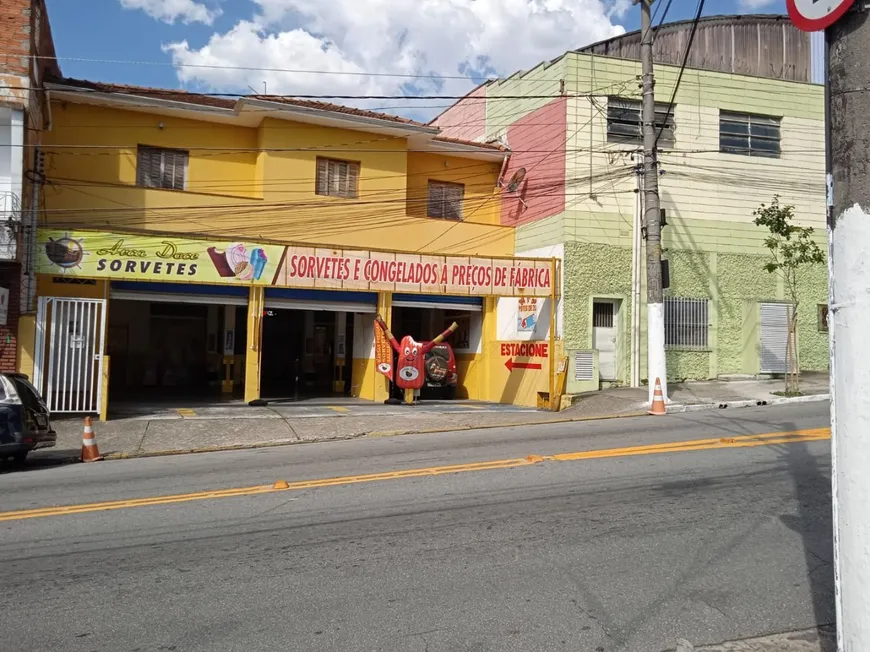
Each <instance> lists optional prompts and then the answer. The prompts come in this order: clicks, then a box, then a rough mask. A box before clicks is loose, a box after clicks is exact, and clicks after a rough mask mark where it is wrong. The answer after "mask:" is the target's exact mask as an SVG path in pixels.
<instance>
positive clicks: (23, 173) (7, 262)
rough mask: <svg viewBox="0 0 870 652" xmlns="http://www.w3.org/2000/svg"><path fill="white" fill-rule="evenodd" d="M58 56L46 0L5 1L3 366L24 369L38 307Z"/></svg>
mask: <svg viewBox="0 0 870 652" xmlns="http://www.w3.org/2000/svg"><path fill="white" fill-rule="evenodd" d="M54 57H55V52H54V43H53V41H52V37H51V28H50V26H49V22H48V14H47V12H46V8H45V2H44V0H3V2H0V290H2V291H0V371H15V370H16V366H17V361H18V351H17V347H18V326H19V317H20V316H21V315H22V314H23V315H28V314H30V313H32V312H33V305H32V304H33V297H34V296H35V290H36V283H35V276H34V273H33V259H32V251H33V238H34V234H35V231H34V229H35V222H36V220H35V212H34V211H35V209H36V208H38V206H39V203H40V197H41V185H40V179H41V170H40V169H39V162H40V161H41V157H40V155H39V145H40V142H41V136H42V133H43V132H44V131H45V130H46V129H47V128H48V127H49V119H50V118H49V116H50V113H49V111H48V105H47V103H46V97H45V93H44V92H43V91H42V90H41V89H42V82H43V79H44V78H45V77H46V75H57V74H59V73H60V70H59V68H58V65H57V61H56V59H55V58H54ZM7 293H8V294H7ZM4 307H5V311H4ZM4 312H5V318H4ZM26 318H28V317H25V319H26ZM29 318H30V319H32V318H33V317H32V316H30V317H29Z"/></svg>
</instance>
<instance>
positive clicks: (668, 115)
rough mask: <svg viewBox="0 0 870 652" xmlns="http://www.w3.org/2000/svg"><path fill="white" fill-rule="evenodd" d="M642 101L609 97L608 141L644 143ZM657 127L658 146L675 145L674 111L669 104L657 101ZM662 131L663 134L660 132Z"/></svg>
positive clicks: (623, 143) (631, 143)
mask: <svg viewBox="0 0 870 652" xmlns="http://www.w3.org/2000/svg"><path fill="white" fill-rule="evenodd" d="M641 108H642V107H641V103H640V101H639V100H626V99H623V98H621V97H608V98H607V142H608V143H619V144H622V145H642V144H643V123H642V122H641V119H640V116H641ZM655 110H656V114H655V128H656V136H658V139H659V140H658V148H663V147H668V148H669V147H673V146H674V111H675V110H676V107H672V108H671V110H670V111H668V104H667V103H665V102H661V103H660V102H656V109H655ZM660 132H661V135H659V133H660Z"/></svg>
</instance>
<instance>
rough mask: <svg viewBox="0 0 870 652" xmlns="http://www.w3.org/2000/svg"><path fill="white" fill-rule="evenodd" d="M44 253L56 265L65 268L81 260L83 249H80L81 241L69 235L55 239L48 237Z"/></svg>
mask: <svg viewBox="0 0 870 652" xmlns="http://www.w3.org/2000/svg"><path fill="white" fill-rule="evenodd" d="M45 255H46V256H48V259H49V260H50V261H51V262H52V263H54V264H55V265H57V266H58V267H62V268H64V269H67V268H69V267H75V266H76V265H78V264H79V263H80V262H82V258H83V257H84V249H82V243H81V242H80V241H79V240H74V239H72V238H70V237H69V236H64V237H63V238H59V239H57V240H55V239H53V238H49V239H48V242H46V243H45Z"/></svg>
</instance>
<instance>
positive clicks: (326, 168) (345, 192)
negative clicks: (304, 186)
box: [314, 157, 359, 199]
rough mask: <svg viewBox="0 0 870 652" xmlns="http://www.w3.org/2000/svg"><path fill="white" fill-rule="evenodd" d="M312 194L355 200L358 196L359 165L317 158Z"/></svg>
mask: <svg viewBox="0 0 870 652" xmlns="http://www.w3.org/2000/svg"><path fill="white" fill-rule="evenodd" d="M314 192H315V193H317V194H318V195H326V196H328V197H344V198H345V199H356V198H357V196H358V195H359V163H357V162H355V161H340V160H338V159H332V158H319V157H318V159H317V178H316V180H315V190H314Z"/></svg>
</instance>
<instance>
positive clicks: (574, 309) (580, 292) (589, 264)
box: [563, 242, 631, 379]
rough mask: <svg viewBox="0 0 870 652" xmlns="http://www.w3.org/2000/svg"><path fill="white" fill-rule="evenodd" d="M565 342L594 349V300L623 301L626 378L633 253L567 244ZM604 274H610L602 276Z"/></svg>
mask: <svg viewBox="0 0 870 652" xmlns="http://www.w3.org/2000/svg"><path fill="white" fill-rule="evenodd" d="M564 265H565V287H564V289H563V302H564V317H565V323H564V335H563V336H564V340H565V348H566V349H586V348H590V347H591V346H592V298H593V297H606V298H611V299H613V298H618V299H620V300H621V304H620V309H619V316H618V318H619V324H620V332H619V341H618V342H617V348H618V350H617V355H618V359H617V373H618V376H619V377H620V378H623V379H624V378H625V377H626V375H627V373H628V369H629V364H630V360H631V348H630V343H629V339H628V337H629V326H630V324H631V249H628V248H625V247H610V246H606V245H598V244H587V243H582V242H566V243H565V262H564ZM602 270H607V273H606V274H602V273H601V272H602Z"/></svg>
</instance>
